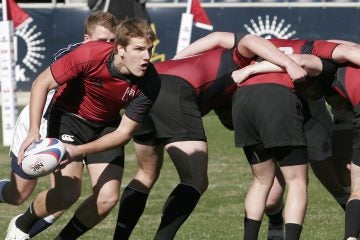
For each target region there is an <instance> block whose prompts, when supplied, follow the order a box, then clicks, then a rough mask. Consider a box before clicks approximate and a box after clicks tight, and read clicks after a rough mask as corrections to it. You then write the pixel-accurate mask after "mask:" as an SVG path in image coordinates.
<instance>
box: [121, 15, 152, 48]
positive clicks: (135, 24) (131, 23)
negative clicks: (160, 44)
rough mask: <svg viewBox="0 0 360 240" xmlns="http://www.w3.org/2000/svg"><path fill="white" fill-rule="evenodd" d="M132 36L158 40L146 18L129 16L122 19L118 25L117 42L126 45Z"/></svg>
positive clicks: (149, 40) (147, 40)
mask: <svg viewBox="0 0 360 240" xmlns="http://www.w3.org/2000/svg"><path fill="white" fill-rule="evenodd" d="M131 38H144V39H145V40H146V42H151V43H152V42H154V41H155V40H156V36H155V33H154V32H153V30H152V29H151V27H150V25H149V23H148V22H147V21H146V20H144V19H139V18H128V19H125V20H122V21H121V22H120V23H119V25H118V26H117V27H116V36H115V44H116V45H120V46H123V47H126V46H127V45H129V42H130V39H131Z"/></svg>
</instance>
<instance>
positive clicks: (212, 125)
mask: <svg viewBox="0 0 360 240" xmlns="http://www.w3.org/2000/svg"><path fill="white" fill-rule="evenodd" d="M204 121H205V126H206V130H207V136H208V142H209V180H210V185H209V189H208V191H207V192H206V193H205V194H204V195H203V197H202V198H201V199H200V202H199V204H198V206H197V207H196V209H195V211H194V212H193V214H192V215H191V216H190V218H189V219H188V220H187V221H186V222H185V224H184V225H183V227H182V228H181V229H180V230H179V232H178V234H177V236H176V239H178V240H208V239H211V240H232V239H234V240H239V239H242V236H243V217H244V212H243V202H244V197H245V194H246V190H247V188H248V185H249V183H250V181H251V172H250V167H249V166H248V164H247V161H246V159H245V158H244V156H243V153H242V150H240V149H237V148H235V147H234V143H233V134H232V132H230V131H228V130H226V129H225V128H223V127H222V126H221V125H220V123H219V122H218V120H217V117H216V116H215V115H214V114H212V113H211V114H209V115H208V116H206V117H205V118H204ZM7 152H8V149H7V148H3V147H2V148H1V149H0V179H1V178H8V177H9V171H10V167H9V158H8V156H7ZM125 166H126V167H125V173H124V179H123V184H122V188H124V187H125V186H126V184H127V183H128V182H129V181H130V179H131V178H132V176H133V175H134V173H135V169H136V159H135V156H134V153H133V148H132V143H130V144H129V145H128V146H127V147H126V160H125ZM309 176H310V183H309V206H308V211H307V215H306V219H305V225H304V228H303V233H302V238H301V239H305V240H324V239H326V240H339V239H342V236H343V231H344V227H343V225H344V212H343V210H342V209H341V208H340V207H339V206H338V205H337V204H336V202H335V200H334V199H333V198H332V197H331V196H330V194H329V193H327V192H326V191H325V189H324V188H323V187H322V186H321V185H320V183H319V182H318V181H317V180H316V179H315V177H314V175H313V174H312V172H310V173H309ZM177 183H178V176H177V173H176V171H175V168H174V166H173V165H172V163H171V160H170V159H169V158H168V157H167V156H166V158H165V161H164V166H163V169H162V173H161V176H160V178H159V180H158V182H157V184H156V185H155V187H154V189H153V191H152V192H151V194H150V197H149V200H148V203H147V206H146V210H145V212H144V214H143V216H142V218H141V219H140V221H139V223H138V225H137V227H136V228H135V230H134V232H133V234H132V237H131V239H132V240H135V239H136V240H147V239H153V236H154V233H155V231H156V229H157V226H158V224H159V221H160V216H161V210H162V206H163V203H164V201H165V199H166V198H167V196H168V194H169V193H170V192H171V190H172V189H173V188H174V187H175V186H176V185H177ZM47 187H48V181H47V177H43V178H40V179H39V184H38V186H37V188H36V192H35V193H37V192H38V191H41V190H43V189H45V188H47ZM89 192H90V184H89V180H88V176H87V174H85V178H84V181H83V191H82V196H81V199H80V200H79V201H78V202H80V201H82V200H83V199H84V198H85V197H86V196H88V195H89ZM29 203H30V201H27V202H26V203H25V204H23V205H22V206H18V207H15V206H9V205H6V204H0V239H4V237H5V232H6V228H7V225H8V222H9V221H10V219H11V218H12V217H13V216H15V215H17V214H20V213H22V212H23V211H24V210H25V209H26V208H27V206H28V204H29ZM75 207H76V204H75V205H74V206H73V207H72V208H71V209H69V210H68V211H67V212H66V214H64V215H63V216H62V217H61V218H60V219H59V220H58V221H57V222H56V223H55V224H54V225H53V226H52V227H50V228H49V229H48V230H47V231H45V232H43V233H41V234H40V235H38V236H37V237H36V238H34V239H53V238H54V236H55V235H56V234H57V233H58V232H59V231H60V229H61V228H62V227H63V226H64V224H65V223H66V222H67V221H68V220H69V219H70V218H71V217H72V215H73V212H74V209H75ZM116 216H117V208H115V209H114V210H113V211H112V212H111V214H110V215H109V216H108V217H107V218H106V219H105V220H104V221H103V222H101V223H100V224H99V225H98V226H96V228H94V229H92V230H91V231H89V232H88V233H86V234H85V235H84V236H83V237H82V238H81V239H89V240H90V239H92V240H93V239H101V240H107V239H112V234H113V229H114V225H115V220H116ZM266 229H267V220H266V219H265V218H264V220H263V224H262V228H261V233H260V237H259V239H260V240H263V239H266Z"/></svg>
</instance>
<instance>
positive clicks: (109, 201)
mask: <svg viewBox="0 0 360 240" xmlns="http://www.w3.org/2000/svg"><path fill="white" fill-rule="evenodd" d="M119 198H120V194H119V193H115V192H112V193H109V194H101V195H99V196H98V198H97V202H96V204H97V206H98V208H99V210H100V212H109V211H110V210H111V209H113V208H114V207H115V206H116V205H117V203H118V202H119Z"/></svg>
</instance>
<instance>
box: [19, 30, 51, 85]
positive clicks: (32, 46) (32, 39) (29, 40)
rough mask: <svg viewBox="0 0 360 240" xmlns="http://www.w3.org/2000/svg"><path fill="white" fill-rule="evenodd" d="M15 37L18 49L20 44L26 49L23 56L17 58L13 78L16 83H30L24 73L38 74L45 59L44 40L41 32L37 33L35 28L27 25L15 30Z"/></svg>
mask: <svg viewBox="0 0 360 240" xmlns="http://www.w3.org/2000/svg"><path fill="white" fill-rule="evenodd" d="M15 35H16V36H17V37H18V39H17V45H18V48H19V45H20V44H23V45H25V48H26V51H25V52H26V53H25V55H24V56H18V59H17V63H16V67H15V78H16V81H20V82H27V81H30V79H29V77H27V76H26V72H27V71H31V72H33V73H36V72H38V70H39V68H40V67H41V66H42V61H43V59H45V51H46V47H45V46H44V43H45V39H44V38H43V36H42V32H41V31H38V29H37V26H36V25H34V24H28V25H26V26H24V27H22V28H20V29H17V30H16V31H15ZM19 38H20V39H19ZM21 40H23V42H21ZM18 52H19V51H18Z"/></svg>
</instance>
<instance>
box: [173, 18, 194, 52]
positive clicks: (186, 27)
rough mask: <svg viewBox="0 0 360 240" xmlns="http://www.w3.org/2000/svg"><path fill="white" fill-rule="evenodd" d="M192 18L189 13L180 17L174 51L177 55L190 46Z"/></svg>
mask: <svg viewBox="0 0 360 240" xmlns="http://www.w3.org/2000/svg"><path fill="white" fill-rule="evenodd" d="M193 18H194V16H193V15H192V14H191V13H183V14H182V15H181V23H180V31H179V38H178V44H177V49H176V52H177V53H178V52H180V51H181V50H183V49H184V48H186V47H187V46H189V44H190V41H191V31H192V25H193Z"/></svg>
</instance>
